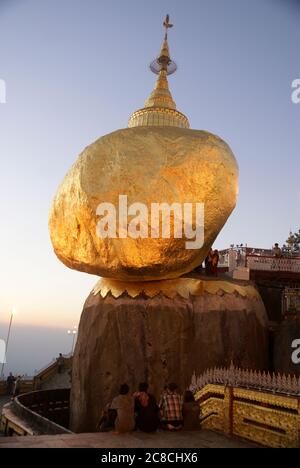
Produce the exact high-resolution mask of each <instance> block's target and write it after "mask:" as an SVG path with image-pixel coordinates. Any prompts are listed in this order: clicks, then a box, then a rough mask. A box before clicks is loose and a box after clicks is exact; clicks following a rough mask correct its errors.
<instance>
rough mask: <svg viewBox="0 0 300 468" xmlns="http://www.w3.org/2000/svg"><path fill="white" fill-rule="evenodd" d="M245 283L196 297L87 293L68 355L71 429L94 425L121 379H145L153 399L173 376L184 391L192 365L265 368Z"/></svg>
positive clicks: (263, 341)
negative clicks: (70, 356)
mask: <svg viewBox="0 0 300 468" xmlns="http://www.w3.org/2000/svg"><path fill="white" fill-rule="evenodd" d="M177 281H178V282H179V283H180V281H184V279H178V280H177ZM212 283H215V282H214V281H213V282H212ZM222 284H224V282H222ZM220 285H221V283H220ZM247 287H248V290H247V293H246V294H245V295H241V294H240V293H239V292H237V291H235V290H234V288H231V289H232V292H225V291H224V290H223V289H222V288H220V289H218V287H217V288H216V289H217V290H218V292H217V293H215V294H211V293H208V292H206V291H205V288H204V289H203V288H202V293H201V294H200V293H199V295H189V297H182V296H180V295H179V294H177V295H176V296H175V297H173V298H171V297H167V295H166V293H164V292H163V291H161V292H159V293H158V294H157V295H155V296H154V297H148V296H147V295H146V294H145V293H143V292H141V294H140V295H138V296H136V297H131V296H130V295H129V294H128V293H127V292H123V294H122V295H120V296H119V297H117V298H116V297H114V296H113V294H112V292H110V291H109V292H107V294H106V296H105V297H102V296H101V294H100V293H99V292H97V293H91V294H90V295H89V297H88V298H87V300H86V303H85V305H84V309H83V313H82V316H81V321H80V326H79V333H78V340H77V344H76V349H75V355H74V361H73V375H72V392H71V429H72V430H73V431H75V432H85V431H93V430H95V428H96V425H97V423H98V420H99V417H100V412H101V408H103V406H104V405H105V404H106V403H107V402H109V401H110V400H111V399H112V397H113V396H115V395H116V394H117V392H118V388H119V385H120V384H121V383H123V382H127V383H128V384H129V385H130V388H131V390H135V389H136V388H137V386H138V384H139V382H141V381H145V380H146V381H148V382H149V385H150V389H151V391H152V392H153V393H154V394H155V395H156V396H157V397H158V396H159V394H160V392H161V390H162V388H163V386H164V385H165V384H166V383H168V382H170V381H175V382H177V383H178V385H179V386H180V388H181V389H182V390H184V389H185V388H186V387H187V386H188V385H189V383H190V381H191V376H192V373H193V372H194V371H195V372H196V374H200V373H201V372H202V371H204V370H205V369H206V368H209V367H214V366H225V365H229V363H230V361H231V360H232V361H233V362H234V363H235V365H238V366H241V367H247V368H252V369H253V368H256V369H266V368H267V366H268V337H267V326H266V312H265V308H264V305H263V303H262V300H261V298H260V296H259V295H258V293H257V292H256V291H255V289H254V287H252V286H247ZM238 288H239V290H240V291H241V286H239V287H238ZM249 288H250V289H249ZM224 289H226V288H224ZM227 289H228V288H227ZM229 289H230V288H229ZM245 291H246V289H245ZM251 291H252V293H251Z"/></svg>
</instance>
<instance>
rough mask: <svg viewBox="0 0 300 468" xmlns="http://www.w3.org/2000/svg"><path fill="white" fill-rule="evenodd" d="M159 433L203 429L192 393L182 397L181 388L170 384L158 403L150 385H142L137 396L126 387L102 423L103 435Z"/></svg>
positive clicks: (198, 407)
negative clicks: (110, 431) (149, 389)
mask: <svg viewBox="0 0 300 468" xmlns="http://www.w3.org/2000/svg"><path fill="white" fill-rule="evenodd" d="M158 429H165V430H169V431H177V430H180V429H184V430H189V431H190V430H197V429H198V430H199V429H200V406H199V404H198V403H197V402H196V401H195V398H194V395H193V393H192V392H191V391H189V390H187V391H186V392H185V393H184V395H183V396H182V395H181V394H180V393H179V391H178V387H177V385H176V384H175V383H170V384H169V385H167V386H166V387H165V388H164V391H163V393H162V395H161V398H160V401H159V403H157V401H156V399H155V397H154V396H153V395H152V394H151V393H149V392H148V384H147V383H146V382H142V383H141V384H140V385H139V389H138V391H137V392H135V393H134V394H131V393H130V391H129V387H128V385H127V384H126V383H125V384H122V385H121V387H120V390H119V395H118V396H116V397H115V398H114V399H113V400H112V402H111V403H110V404H109V405H107V407H106V408H105V410H104V411H103V414H102V416H101V420H100V423H99V430H100V431H101V432H106V431H109V430H114V433H115V434H119V433H123V432H131V431H133V430H140V431H143V432H155V431H156V430H158Z"/></svg>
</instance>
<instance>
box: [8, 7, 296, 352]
mask: <svg viewBox="0 0 300 468" xmlns="http://www.w3.org/2000/svg"><path fill="white" fill-rule="evenodd" d="M166 13H169V14H170V17H171V21H172V22H173V23H174V28H173V29H172V30H171V31H170V33H169V44H170V50H171V55H172V58H173V59H174V60H175V61H176V62H177V64H178V71H177V73H176V74H174V75H172V76H171V77H170V79H169V83H170V88H171V91H172V94H173V97H174V99H175V101H176V103H177V108H178V109H179V110H180V111H182V112H183V113H185V114H186V115H187V116H188V117H189V120H190V124H191V127H192V128H195V129H201V130H207V131H210V132H212V133H215V134H218V135H219V136H220V137H221V138H223V139H224V140H225V141H226V142H227V143H228V144H229V145H230V146H231V148H232V150H233V152H234V154H235V156H236V158H237V161H238V164H239V168H240V178H239V187H240V188H239V200H238V204H237V207H236V209H235V211H234V213H233V214H232V215H231V217H230V219H229V220H228V222H227V224H226V225H225V227H224V228H223V230H222V232H221V233H220V235H219V237H218V239H217V241H216V244H215V245H216V247H218V248H225V247H228V246H229V245H230V244H231V243H235V244H236V243H244V244H245V243H247V244H248V245H251V246H255V247H265V248H269V247H271V246H272V245H273V244H274V242H279V243H280V244H282V243H283V242H284V241H285V240H286V238H287V235H288V233H289V230H290V229H292V230H298V229H299V227H300V220H299V205H300V185H299V173H300V158H299V136H300V132H299V127H300V125H299V124H300V104H298V105H296V104H293V103H292V100H291V94H292V88H291V83H292V81H293V80H294V79H296V78H300V56H299V43H300V2H298V1H295V0H226V1H225V0H164V1H161V0H151V2H149V1H147V0H107V1H105V0H43V1H39V0H0V79H3V80H5V82H6V86H7V96H6V104H0V162H1V166H0V217H1V225H0V226H1V229H0V261H1V269H0V288H1V289H0V292H1V293H0V323H1V322H2V323H3V330H4V331H3V333H2V335H3V334H5V330H6V328H5V327H6V325H7V323H8V319H9V315H10V311H11V308H12V307H15V308H16V309H17V311H18V315H17V317H16V318H15V319H14V324H15V323H16V325H24V326H29V327H30V326H33V325H34V326H39V327H56V328H60V329H67V328H70V327H73V325H76V324H77V323H78V320H79V317H80V313H81V310H82V306H83V303H84V300H85V298H86V297H87V295H88V294H89V292H90V290H91V289H92V287H93V286H94V284H95V283H96V282H97V278H96V277H95V276H91V275H88V274H84V273H79V272H76V271H72V270H70V269H68V268H66V267H65V266H64V265H63V264H61V263H60V262H59V261H58V260H57V258H56V257H55V255H54V253H53V250H52V247H51V243H50V239H49V233H48V227H47V223H48V213H49V208H50V205H51V201H52V199H53V197H54V195H55V192H56V190H57V187H58V185H59V183H60V182H61V181H62V180H63V177H64V175H65V174H66V172H67V170H68V169H69V168H70V166H71V165H72V164H73V162H74V161H75V160H76V157H77V155H78V154H79V153H80V152H81V151H82V150H83V148H84V147H86V146H87V145H88V144H90V143H91V142H93V141H94V140H96V139H97V138H99V137H100V136H102V135H105V134H107V133H110V132H112V131H114V130H116V129H119V128H124V127H126V126H127V121H128V117H129V116H130V114H131V113H132V112H133V111H134V110H136V109H138V108H140V107H142V105H143V103H144V101H145V99H146V98H147V97H148V95H149V94H150V92H151V90H152V89H153V86H154V82H155V76H154V75H153V74H152V73H151V72H150V71H149V66H148V65H149V63H150V62H151V61H152V60H153V59H154V58H155V57H156V56H157V54H158V52H159V50H160V46H161V42H162V38H163V28H162V20H163V18H164V16H165V14H166ZM32 330H33V329H32ZM0 331H1V330H0ZM0 338H1V335H0ZM66 340H68V337H66ZM65 346H66V347H68V341H66V342H65Z"/></svg>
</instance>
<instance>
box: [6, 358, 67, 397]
mask: <svg viewBox="0 0 300 468" xmlns="http://www.w3.org/2000/svg"><path fill="white" fill-rule="evenodd" d="M64 359H65V361H64V364H65V369H71V368H72V362H73V356H72V355H67V356H64ZM57 370H58V363H57V361H56V360H55V361H53V362H52V363H50V364H48V365H47V366H45V367H44V368H43V369H42V370H40V371H39V372H38V373H37V374H36V375H35V376H34V377H33V378H31V379H22V380H21V389H20V393H27V392H31V391H33V390H39V389H41V387H42V385H43V383H44V382H46V381H47V380H49V379H50V378H51V377H53V376H54V375H55V374H56V373H57ZM6 393H7V385H6V381H5V380H0V396H1V395H5V394H6Z"/></svg>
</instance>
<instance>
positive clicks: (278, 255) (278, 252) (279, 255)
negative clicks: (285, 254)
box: [273, 242, 282, 257]
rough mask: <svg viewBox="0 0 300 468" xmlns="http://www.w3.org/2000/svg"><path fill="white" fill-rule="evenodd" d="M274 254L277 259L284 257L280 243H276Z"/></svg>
mask: <svg viewBox="0 0 300 468" xmlns="http://www.w3.org/2000/svg"><path fill="white" fill-rule="evenodd" d="M273 254H274V255H275V257H281V256H282V250H281V248H280V247H279V245H278V243H277V242H276V244H275V245H274V247H273Z"/></svg>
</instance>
